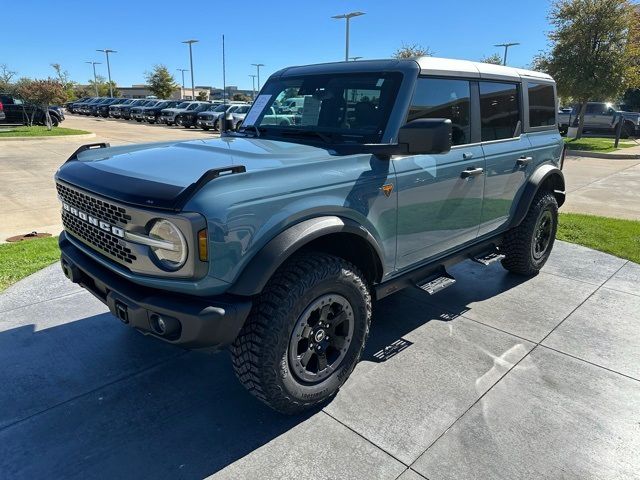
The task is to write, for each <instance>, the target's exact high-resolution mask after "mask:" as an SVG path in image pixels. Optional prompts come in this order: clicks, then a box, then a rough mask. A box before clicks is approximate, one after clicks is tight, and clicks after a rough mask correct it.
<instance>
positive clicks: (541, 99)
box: [528, 83, 556, 128]
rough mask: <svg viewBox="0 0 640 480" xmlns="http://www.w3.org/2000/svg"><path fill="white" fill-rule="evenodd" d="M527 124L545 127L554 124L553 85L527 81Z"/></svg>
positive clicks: (554, 100)
mask: <svg viewBox="0 0 640 480" xmlns="http://www.w3.org/2000/svg"><path fill="white" fill-rule="evenodd" d="M528 95H529V126H530V127H532V128H534V127H547V126H553V125H555V124H556V99H555V94H554V91H553V85H549V84H545V83H529V87H528Z"/></svg>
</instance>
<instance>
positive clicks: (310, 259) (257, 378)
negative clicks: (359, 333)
mask: <svg viewBox="0 0 640 480" xmlns="http://www.w3.org/2000/svg"><path fill="white" fill-rule="evenodd" d="M341 271H342V274H344V275H345V276H347V277H349V278H350V279H351V281H352V282H353V284H354V285H356V286H357V288H358V290H359V291H360V293H361V294H362V296H363V298H364V299H365V302H366V305H367V319H366V332H365V336H364V341H363V345H364V343H365V342H366V339H367V336H368V335H369V326H370V322H371V295H370V293H369V288H368V286H367V283H366V281H365V280H364V279H365V277H364V275H362V273H361V272H360V271H359V270H358V268H357V267H356V266H355V265H352V264H351V263H349V262H347V261H346V260H344V259H342V258H340V257H336V256H333V255H329V254H326V253H320V252H318V253H314V252H309V253H303V254H300V255H297V256H295V257H293V258H292V259H290V260H288V261H287V262H286V263H285V264H284V265H283V266H282V267H280V269H278V271H276V273H275V274H274V275H273V277H272V278H271V279H270V280H269V282H268V283H267V285H266V286H265V288H264V290H263V291H262V293H261V294H260V295H259V296H258V298H257V299H256V301H255V303H254V307H253V308H252V311H251V313H250V314H249V317H248V318H247V321H246V322H245V325H244V327H243V328H242V330H241V331H240V334H239V335H238V337H237V338H236V340H235V341H234V342H233V344H232V345H231V347H230V352H231V360H232V363H233V369H234V371H235V374H236V376H237V378H238V380H239V381H240V383H241V384H242V385H243V386H244V387H245V388H246V389H247V390H248V391H249V392H250V393H251V394H252V395H254V396H255V397H256V398H258V399H259V400H261V401H262V402H264V403H266V404H267V405H269V406H270V407H271V408H273V409H274V410H277V411H279V412H281V413H285V414H296V413H299V412H301V411H303V410H306V409H308V408H310V407H313V406H315V405H317V404H320V403H323V402H325V401H326V398H322V399H320V400H312V401H306V402H301V401H299V400H297V399H294V398H292V397H291V396H290V395H288V394H287V393H286V392H285V391H284V390H283V389H282V388H281V386H280V385H279V384H278V383H277V382H275V381H273V378H274V377H273V376H276V377H277V376H278V375H279V374H280V371H279V368H278V367H279V366H278V365H277V364H271V365H266V364H265V362H264V361H262V359H261V357H262V352H263V351H264V350H265V349H272V348H274V347H275V346H276V345H278V344H281V343H283V342H285V343H286V344H288V342H289V336H290V333H291V332H290V331H289V329H288V328H285V327H283V326H282V325H281V324H280V325H279V324H278V322H283V319H284V317H285V312H287V311H291V309H292V308H293V305H294V303H295V300H296V299H297V298H299V297H300V296H302V294H303V292H304V291H305V290H306V289H308V288H311V287H312V286H313V285H315V284H316V283H317V282H318V281H319V280H321V279H324V278H327V277H330V276H333V275H339V274H340V273H341ZM283 336H284V337H285V338H283ZM361 353H362V350H360V352H359V353H358V356H357V358H356V361H355V362H353V365H351V366H350V371H349V374H350V373H351V371H352V370H353V368H355V365H356V364H357V363H358V361H359V359H360V355H361ZM348 376H349V375H344V377H343V378H344V380H346V379H347V377H348Z"/></svg>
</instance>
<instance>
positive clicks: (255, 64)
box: [251, 63, 264, 91]
mask: <svg viewBox="0 0 640 480" xmlns="http://www.w3.org/2000/svg"><path fill="white" fill-rule="evenodd" d="M251 65H253V66H254V67H256V70H257V71H258V75H257V77H258V91H260V67H264V63H252V64H251Z"/></svg>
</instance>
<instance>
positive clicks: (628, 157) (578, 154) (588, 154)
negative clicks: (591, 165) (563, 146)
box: [566, 150, 640, 160]
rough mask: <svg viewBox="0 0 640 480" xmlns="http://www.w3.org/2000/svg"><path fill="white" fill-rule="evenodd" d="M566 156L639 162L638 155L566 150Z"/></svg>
mask: <svg viewBox="0 0 640 480" xmlns="http://www.w3.org/2000/svg"><path fill="white" fill-rule="evenodd" d="M566 154H567V155H569V156H572V157H587V158H608V159H609V160H639V159H640V154H639V153H600V152H588V151H585V150H567V151H566Z"/></svg>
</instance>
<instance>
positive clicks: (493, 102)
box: [480, 82, 521, 142]
mask: <svg viewBox="0 0 640 480" xmlns="http://www.w3.org/2000/svg"><path fill="white" fill-rule="evenodd" d="M518 90H519V85H518V84H517V83H502V82H500V83H499V82H480V118H481V132H482V133H481V137H482V141H483V142H489V141H491V140H503V139H506V138H514V137H516V136H518V135H519V132H520V129H521V123H520V117H521V115H520V94H519V91H518Z"/></svg>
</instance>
